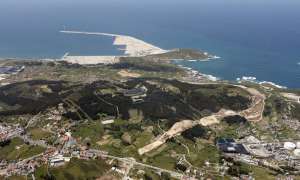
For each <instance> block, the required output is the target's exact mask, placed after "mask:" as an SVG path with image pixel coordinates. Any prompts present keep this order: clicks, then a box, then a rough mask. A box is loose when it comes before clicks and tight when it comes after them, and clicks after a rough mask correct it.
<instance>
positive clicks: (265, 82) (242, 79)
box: [236, 76, 287, 89]
mask: <svg viewBox="0 0 300 180" xmlns="http://www.w3.org/2000/svg"><path fill="white" fill-rule="evenodd" d="M236 81H237V82H239V83H240V82H242V81H248V82H252V83H257V84H270V85H272V86H274V87H277V88H280V89H286V88H287V87H285V86H281V85H278V84H275V83H273V82H270V81H258V80H257V78H256V77H254V76H243V77H242V78H236Z"/></svg>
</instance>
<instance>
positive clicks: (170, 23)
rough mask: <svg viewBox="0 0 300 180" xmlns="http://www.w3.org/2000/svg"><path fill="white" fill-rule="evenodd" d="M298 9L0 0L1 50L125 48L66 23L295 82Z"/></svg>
mask: <svg viewBox="0 0 300 180" xmlns="http://www.w3.org/2000/svg"><path fill="white" fill-rule="evenodd" d="M299 9H300V1H299V0H285V1H282V0H264V1H261V0H243V1H241V0H163V1H162V0H151V1H150V0H43V1H41V0H26V1H21V0H1V1H0V57H27V58H28V57H29V58H37V57H39V58H48V57H49V58H57V57H60V56H62V55H63V54H64V53H66V52H70V54H73V55H108V54H121V53H122V52H121V51H118V50H117V49H116V48H114V47H113V46H112V45H111V43H112V41H113V40H112V39H111V38H107V37H100V36H85V35H68V34H61V33H59V30H62V29H63V27H64V26H65V27H66V29H70V30H82V31H96V32H108V33H117V34H127V35H132V36H136V37H138V38H141V39H143V40H145V41H147V42H150V43H153V44H155V45H157V46H159V47H162V48H165V49H172V48H178V47H182V48H197V49H201V50H205V51H208V52H210V53H212V54H215V55H217V56H220V57H222V58H221V59H218V60H214V61H209V62H189V61H186V62H181V64H183V65H185V66H189V67H192V68H193V69H195V70H199V71H200V72H203V73H206V74H212V75H214V76H217V77H220V78H222V79H228V80H235V79H236V78H237V77H241V76H255V77H257V79H258V80H265V81H272V82H275V83H277V84H280V85H283V86H287V87H290V88H300V65H299V62H300V11H299Z"/></svg>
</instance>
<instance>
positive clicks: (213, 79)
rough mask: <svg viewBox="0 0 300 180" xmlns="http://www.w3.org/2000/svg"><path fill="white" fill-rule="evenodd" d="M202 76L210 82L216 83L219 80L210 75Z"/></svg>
mask: <svg viewBox="0 0 300 180" xmlns="http://www.w3.org/2000/svg"><path fill="white" fill-rule="evenodd" d="M201 75H202V76H204V77H206V78H207V79H209V80H211V81H218V80H219V79H220V78H217V77H215V76H213V75H210V74H201Z"/></svg>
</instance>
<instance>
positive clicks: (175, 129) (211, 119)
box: [138, 85, 266, 155]
mask: <svg viewBox="0 0 300 180" xmlns="http://www.w3.org/2000/svg"><path fill="white" fill-rule="evenodd" d="M234 86H237V87H240V88H242V89H244V90H246V91H247V92H249V94H251V95H252V104H251V106H250V107H249V108H248V109H246V110H244V111H241V112H235V111H231V110H225V109H221V110H220V111H219V112H218V113H215V114H213V115H211V116H207V117H204V118H201V119H200V120H196V121H193V120H183V121H180V122H177V123H175V124H174V125H173V126H172V127H171V129H169V130H168V131H167V132H165V133H164V134H162V135H161V136H159V137H158V138H156V139H155V140H154V142H152V143H151V144H148V145H146V146H144V147H142V148H140V149H139V150H138V153H139V154H140V155H143V154H145V153H147V152H150V151H152V150H154V149H156V148H158V147H159V146H161V145H163V144H164V143H165V142H166V141H167V140H168V139H170V138H173V137H175V136H178V135H180V134H181V133H182V132H184V131H186V130H188V129H190V128H193V127H194V126H196V125H198V124H199V125H202V126H211V125H214V124H218V123H219V122H220V120H222V119H223V118H224V117H227V116H235V115H240V116H242V117H244V118H246V119H247V120H249V121H260V120H262V117H263V111H264V106H265V99H266V97H265V95H264V94H262V93H260V92H259V91H258V90H256V89H254V88H247V87H245V86H238V85H234Z"/></svg>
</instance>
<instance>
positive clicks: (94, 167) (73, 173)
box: [35, 158, 110, 180]
mask: <svg viewBox="0 0 300 180" xmlns="http://www.w3.org/2000/svg"><path fill="white" fill-rule="evenodd" d="M109 169H110V166H108V165H107V164H105V163H104V161H103V160H97V159H96V160H89V161H86V160H80V159H76V158H73V159H71V161H70V163H68V164H66V165H65V166H62V167H58V168H49V174H50V176H52V178H54V179H72V180H85V179H96V178H97V177H100V176H103V175H104V174H105V173H106V172H107V171H108V170H109ZM35 176H36V179H39V180H42V179H45V178H46V176H47V167H46V166H42V167H40V168H38V169H37V171H36V172H35ZM48 177H49V175H48Z"/></svg>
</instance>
